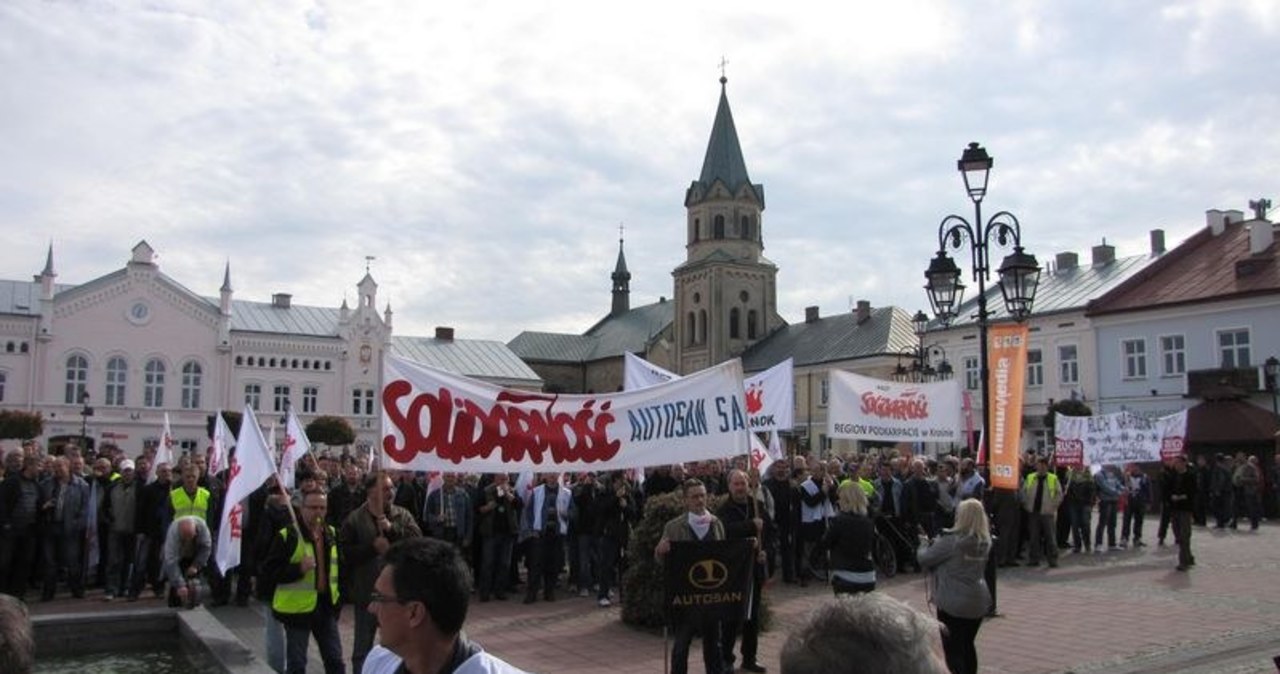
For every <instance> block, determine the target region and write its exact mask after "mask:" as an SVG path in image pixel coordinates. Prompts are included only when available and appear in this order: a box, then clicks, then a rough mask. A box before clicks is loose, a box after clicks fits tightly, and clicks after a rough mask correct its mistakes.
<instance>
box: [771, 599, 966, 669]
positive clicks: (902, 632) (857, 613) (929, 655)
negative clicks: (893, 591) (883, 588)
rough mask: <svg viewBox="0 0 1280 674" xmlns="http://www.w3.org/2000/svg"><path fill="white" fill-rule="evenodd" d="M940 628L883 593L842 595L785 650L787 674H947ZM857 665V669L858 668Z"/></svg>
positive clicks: (798, 629) (802, 627)
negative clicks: (857, 673) (855, 672)
mask: <svg viewBox="0 0 1280 674" xmlns="http://www.w3.org/2000/svg"><path fill="white" fill-rule="evenodd" d="M940 655H941V644H940V642H939V640H938V623H937V621H936V620H934V619H932V618H930V617H929V616H927V615H925V614H924V613H921V612H920V611H917V610H916V609H914V608H911V607H910V606H908V605H907V604H905V603H903V602H901V601H898V600H897V599H894V598H893V597H890V596H889V595H887V594H884V593H882V592H866V593H862V594H854V595H841V596H839V597H836V598H835V599H834V600H828V601H827V602H826V603H824V604H823V605H822V606H820V607H818V608H817V609H815V610H814V611H813V612H812V613H810V614H809V616H808V617H807V618H805V620H804V621H803V622H802V623H801V624H800V625H798V626H797V627H796V628H795V629H793V630H792V631H791V634H790V635H788V636H787V641H786V643H784V644H783V645H782V653H781V655H780V658H779V659H780V660H781V661H782V674H827V672H845V671H852V669H853V668H856V670H857V671H858V672H860V673H861V674H947V665H946V663H945V662H944V661H943V659H942V658H941V657H940ZM855 663H856V664H855Z"/></svg>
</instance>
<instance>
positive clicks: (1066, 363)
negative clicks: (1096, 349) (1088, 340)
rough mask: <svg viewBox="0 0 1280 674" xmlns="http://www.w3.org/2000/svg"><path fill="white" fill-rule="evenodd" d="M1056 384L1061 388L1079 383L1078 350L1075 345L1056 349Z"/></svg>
mask: <svg viewBox="0 0 1280 674" xmlns="http://www.w3.org/2000/svg"><path fill="white" fill-rule="evenodd" d="M1058 383H1059V384H1062V385H1063V386H1074V385H1076V384H1079V383H1080V350H1079V349H1078V348H1077V347H1076V345H1075V344H1063V345H1062V346H1059V347H1058Z"/></svg>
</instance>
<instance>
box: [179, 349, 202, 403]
mask: <svg viewBox="0 0 1280 674" xmlns="http://www.w3.org/2000/svg"><path fill="white" fill-rule="evenodd" d="M203 382H204V369H203V368H201V367H200V363H197V362H195V361H194V360H189V361H187V362H185V363H183V364H182V409H184V410H198V409H200V385H201V384H202V383H203Z"/></svg>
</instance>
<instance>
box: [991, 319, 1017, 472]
mask: <svg viewBox="0 0 1280 674" xmlns="http://www.w3.org/2000/svg"><path fill="white" fill-rule="evenodd" d="M987 339H989V340H991V343H990V345H989V350H988V356H989V359H990V363H991V365H990V372H989V374H988V377H989V379H988V381H987V391H988V394H987V397H988V398H989V399H990V401H991V411H990V412H987V411H986V410H983V414H986V415H987V423H990V424H991V428H990V429H988V431H987V442H988V443H989V446H990V452H989V454H988V457H987V461H988V463H989V465H990V469H991V486H992V487H994V488H996V489H1017V488H1018V487H1019V486H1020V485H1019V484H1018V474H1019V470H1018V462H1019V460H1020V459H1021V454H1022V442H1021V440H1022V394H1023V392H1024V390H1025V388H1026V376H1027V326H1026V325H1024V324H1020V323H1002V324H999V325H993V326H991V328H990V329H989V331H988V332H987Z"/></svg>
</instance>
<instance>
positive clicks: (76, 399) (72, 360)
mask: <svg viewBox="0 0 1280 674" xmlns="http://www.w3.org/2000/svg"><path fill="white" fill-rule="evenodd" d="M88 386H89V359H88V358H85V357H84V356H81V355H78V354H77V355H74V356H71V357H69V358H67V388H66V395H65V397H64V398H63V402H65V403H67V404H68V405H78V404H80V401H81V400H82V399H83V398H84V394H85V393H88Z"/></svg>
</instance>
